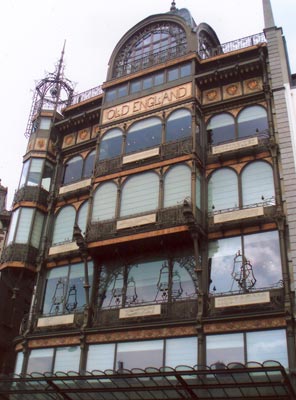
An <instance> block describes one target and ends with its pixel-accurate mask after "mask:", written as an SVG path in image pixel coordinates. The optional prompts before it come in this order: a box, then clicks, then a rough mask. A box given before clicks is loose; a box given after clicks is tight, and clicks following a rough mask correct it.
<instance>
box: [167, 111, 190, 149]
mask: <svg viewBox="0 0 296 400" xmlns="http://www.w3.org/2000/svg"><path fill="white" fill-rule="evenodd" d="M191 123H192V118H191V113H190V111H188V110H186V109H181V110H177V111H174V112H173V113H172V114H171V115H170V116H169V118H168V119H167V123H166V141H167V142H168V141H172V140H178V139H182V138H184V137H187V136H191V134H192V127H191Z"/></svg>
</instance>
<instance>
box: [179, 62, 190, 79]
mask: <svg viewBox="0 0 296 400" xmlns="http://www.w3.org/2000/svg"><path fill="white" fill-rule="evenodd" d="M189 75H191V63H188V64H184V65H181V67H180V77H181V78H184V76H189Z"/></svg>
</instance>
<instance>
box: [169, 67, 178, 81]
mask: <svg viewBox="0 0 296 400" xmlns="http://www.w3.org/2000/svg"><path fill="white" fill-rule="evenodd" d="M178 78H179V68H178V67H177V68H171V69H169V70H168V82H171V81H174V80H176V79H178Z"/></svg>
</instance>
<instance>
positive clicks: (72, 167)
mask: <svg viewBox="0 0 296 400" xmlns="http://www.w3.org/2000/svg"><path fill="white" fill-rule="evenodd" d="M82 168H83V159H82V157H80V156H76V157H73V158H71V159H70V160H68V161H67V163H66V165H65V172H64V179H63V184H64V185H67V184H68V183H72V182H77V181H79V180H80V179H81V175H82Z"/></svg>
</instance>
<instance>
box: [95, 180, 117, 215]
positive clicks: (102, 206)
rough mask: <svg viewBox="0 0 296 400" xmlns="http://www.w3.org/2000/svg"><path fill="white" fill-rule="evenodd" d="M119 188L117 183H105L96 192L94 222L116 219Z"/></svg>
mask: <svg viewBox="0 0 296 400" xmlns="http://www.w3.org/2000/svg"><path fill="white" fill-rule="evenodd" d="M116 201H117V186H116V185H115V183H112V182H107V183H103V184H102V185H100V186H99V188H98V189H97V190H96V192H95V195H94V200H93V210H92V221H104V220H108V219H113V218H115V208H116Z"/></svg>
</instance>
